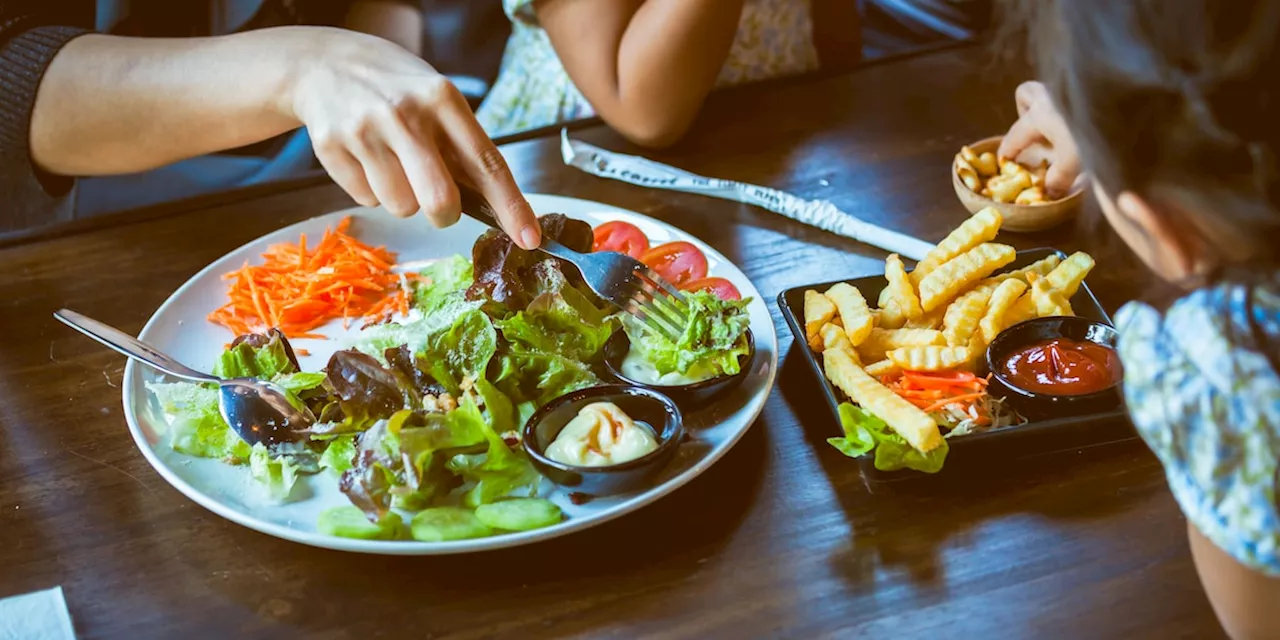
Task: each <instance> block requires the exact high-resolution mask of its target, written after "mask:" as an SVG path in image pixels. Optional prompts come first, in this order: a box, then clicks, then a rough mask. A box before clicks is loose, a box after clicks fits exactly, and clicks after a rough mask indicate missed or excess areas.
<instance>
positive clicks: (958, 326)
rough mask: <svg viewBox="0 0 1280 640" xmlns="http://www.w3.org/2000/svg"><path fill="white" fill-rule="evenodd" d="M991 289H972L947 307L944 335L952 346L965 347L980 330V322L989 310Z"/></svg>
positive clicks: (943, 320) (944, 319) (943, 328)
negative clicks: (988, 302)
mask: <svg viewBox="0 0 1280 640" xmlns="http://www.w3.org/2000/svg"><path fill="white" fill-rule="evenodd" d="M990 297H991V292H990V291H985V292H984V291H978V290H974V291H970V292H969V293H966V294H964V295H962V296H960V297H959V298H956V301H955V302H952V303H951V305H950V306H948V307H947V313H946V316H944V317H943V319H942V335H943V337H944V338H946V340H947V344H948V345H950V346H952V347H963V346H965V345H967V344H969V339H970V338H972V337H973V334H974V332H975V331H977V330H978V323H979V322H980V321H981V320H982V315H983V313H985V312H986V310H987V300H988V299H989V298H990Z"/></svg>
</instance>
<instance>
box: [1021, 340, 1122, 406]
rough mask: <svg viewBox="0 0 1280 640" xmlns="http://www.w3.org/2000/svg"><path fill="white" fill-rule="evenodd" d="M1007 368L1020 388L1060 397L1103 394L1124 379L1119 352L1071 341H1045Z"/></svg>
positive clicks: (1024, 351) (1029, 348)
mask: <svg viewBox="0 0 1280 640" xmlns="http://www.w3.org/2000/svg"><path fill="white" fill-rule="evenodd" d="M1003 369H1004V371H1003V373H1004V376H1005V377H1006V378H1008V380H1009V381H1010V382H1012V383H1013V384H1014V385H1015V386H1017V387H1018V388H1021V389H1026V390H1027V391H1034V392H1036V393H1045V394H1050V395H1056V396H1079V395H1084V394H1087V393H1094V392H1095V391H1102V390H1103V389H1106V388H1108V387H1110V386H1112V385H1114V384H1116V383H1117V382H1119V381H1120V379H1121V377H1123V376H1124V369H1123V368H1121V366H1120V355H1119V354H1117V353H1116V350H1115V349H1112V348H1110V347H1106V346H1103V345H1100V344H1097V343H1095V342H1078V341H1076V340H1072V339H1071V338H1054V339H1052V340H1045V341H1044V342H1038V343H1036V344H1033V345H1031V346H1029V347H1026V348H1024V349H1022V350H1020V351H1016V352H1014V353H1013V355H1011V356H1009V358H1008V359H1007V360H1005V361H1004V367H1003Z"/></svg>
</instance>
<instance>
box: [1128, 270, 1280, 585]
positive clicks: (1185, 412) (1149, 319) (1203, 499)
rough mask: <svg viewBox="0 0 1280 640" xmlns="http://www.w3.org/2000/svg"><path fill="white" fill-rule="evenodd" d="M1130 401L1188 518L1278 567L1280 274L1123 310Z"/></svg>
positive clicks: (1232, 551)
mask: <svg viewBox="0 0 1280 640" xmlns="http://www.w3.org/2000/svg"><path fill="white" fill-rule="evenodd" d="M1116 319H1117V322H1116V324H1117V327H1118V328H1119V329H1120V336H1121V337H1120V357H1121V360H1122V361H1123V362H1124V365H1125V399H1126V401H1127V402H1128V405H1129V412H1130V415H1131V416H1132V418H1133V422H1134V425H1135V426H1136V427H1137V428H1138V432H1139V433H1140V434H1141V435H1142V437H1143V439H1145V440H1146V441H1147V444H1148V445H1149V446H1150V447H1151V449H1152V451H1154V452H1155V454H1156V455H1157V456H1158V457H1159V458H1160V461H1161V462H1162V463H1163V464H1164V469H1165V474H1166V476H1167V477H1168V480H1169V488H1170V489H1171V490H1172V492H1173V496H1174V498H1175V499H1177V501H1178V504H1179V505H1180V506H1181V507H1182V511H1183V512H1184V513H1185V514H1186V516H1187V519H1188V520H1189V521H1190V522H1191V523H1192V524H1194V525H1195V526H1196V528H1198V529H1199V530H1200V531H1201V532H1202V533H1203V534H1204V535H1205V537H1207V538H1208V539H1209V540H1210V541H1212V542H1213V543H1214V544H1215V545H1217V546H1218V547H1219V548H1220V549H1222V550H1223V551H1225V552H1226V553H1228V554H1229V555H1231V557H1233V558H1235V559H1236V560H1237V561H1238V562H1240V563H1241V564H1243V565H1245V566H1248V567H1250V568H1252V569H1254V570H1257V571H1260V572H1262V573H1265V574H1268V575H1273V576H1280V513H1277V509H1278V506H1277V504H1276V484H1277V482H1278V481H1280V476H1278V475H1277V474H1278V473H1280V465H1278V464H1277V458H1278V457H1280V376H1278V375H1277V372H1276V370H1275V368H1274V366H1273V363H1272V362H1271V361H1270V360H1269V359H1268V357H1267V355H1266V354H1267V353H1271V354H1277V353H1280V282H1277V283H1272V284H1269V285H1263V286H1256V287H1254V288H1252V289H1250V288H1248V287H1245V286H1243V285H1219V286H1216V287H1212V288H1208V289H1202V290H1199V291H1196V292H1194V293H1192V294H1191V295H1189V296H1187V297H1185V298H1183V299H1181V300H1179V301H1178V302H1177V303H1175V304H1174V305H1173V306H1172V307H1170V309H1169V310H1168V312H1166V313H1165V314H1164V315H1163V316H1161V314H1160V313H1158V312H1157V311H1156V310H1155V309H1152V308H1151V307H1149V306H1146V305H1143V304H1139V303H1130V304H1129V305H1127V306H1125V308H1123V309H1121V310H1120V313H1119V314H1118V315H1117V316H1116Z"/></svg>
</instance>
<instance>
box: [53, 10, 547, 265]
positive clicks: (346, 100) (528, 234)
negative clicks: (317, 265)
mask: <svg viewBox="0 0 1280 640" xmlns="http://www.w3.org/2000/svg"><path fill="white" fill-rule="evenodd" d="M299 125H305V126H306V127H307V128H308V130H309V133H310V134H311V138H312V142H313V145H314V146H315V150H316V156H317V158H318V159H319V160H320V162H321V164H322V165H324V167H325V169H326V170H328V172H329V174H330V175H331V176H332V177H333V179H334V181H336V182H337V183H338V184H339V185H340V186H342V187H343V189H345V190H346V191H347V193H349V194H350V195H351V196H352V197H353V198H354V199H355V200H356V201H357V202H359V203H361V204H364V205H366V206H373V205H377V204H381V205H382V206H384V207H386V208H387V209H388V210H389V211H391V212H392V213H393V214H396V215H399V216H409V215H413V213H414V212H416V211H418V210H419V209H422V210H423V211H424V212H425V213H426V214H427V215H428V217H430V218H431V220H432V221H433V222H435V223H436V224H438V225H447V224H452V223H453V222H455V221H456V220H457V219H458V216H459V215H460V208H459V207H460V205H459V200H458V191H457V187H456V185H455V183H454V180H455V179H461V180H465V181H468V182H471V183H473V184H475V185H476V186H477V187H478V188H479V189H480V190H481V192H482V193H484V195H485V196H486V197H487V198H488V199H489V200H490V202H491V203H492V204H493V205H494V208H495V209H497V211H498V212H499V214H500V217H501V219H502V222H503V224H504V228H505V229H506V230H507V231H508V233H510V234H512V236H513V237H514V238H516V241H517V242H518V243H519V244H520V245H521V246H525V247H531V246H536V245H537V243H538V242H539V240H540V235H539V230H538V225H537V221H536V220H535V219H534V216H533V212H532V210H531V209H530V208H529V205H528V203H527V202H526V201H525V200H524V198H523V197H522V196H521V195H520V191H519V189H518V188H517V187H516V184H515V181H514V180H513V179H512V177H511V172H510V171H509V169H508V168H507V165H506V162H505V161H504V160H503V158H502V154H501V153H499V152H498V150H497V148H496V147H495V146H494V145H493V142H492V141H490V140H489V138H488V136H486V135H485V133H484V131H483V129H481V128H480V125H479V123H477V122H476V120H475V117H474V116H473V115H472V113H471V110H470V107H469V106H468V105H467V102H466V100H465V99H464V98H463V97H462V95H461V94H460V93H459V92H458V91H457V89H456V88H454V87H453V85H451V84H449V82H448V81H447V80H446V79H444V77H443V76H441V75H440V74H439V73H437V72H436V71H435V70H434V69H432V68H431V66H430V65H428V64H427V63H425V62H423V61H422V60H421V59H420V58H417V57H415V56H413V55H410V54H409V53H408V52H406V51H405V50H404V49H402V48H400V47H398V46H396V45H394V44H392V43H390V42H387V41H385V40H382V39H381V38H375V37H372V36H367V35H364V34H356V33H353V32H348V31H341V30H337V29H325V28H319V27H285V28H278V29H264V30H261V31H254V32H249V33H243V34H237V35H232V36H221V37H215V38H192V39H153V38H145V39H143V38H120V37H113V36H104V35H86V36H83V37H80V38H77V39H75V40H73V41H71V42H70V43H69V44H68V45H67V46H65V47H63V49H62V51H61V52H59V53H58V55H57V56H56V57H55V58H54V59H53V62H52V64H50V66H49V68H48V70H47V71H46V72H45V76H44V80H43V81H42V82H41V83H40V88H39V91H38V93H37V96H36V101H35V106H34V110H33V113H32V116H31V141H30V144H31V157H32V158H33V160H34V161H35V163H36V164H37V165H38V166H39V167H41V168H42V169H44V170H46V171H49V172H51V173H55V174H62V175H101V174H113V173H126V172H133V171H141V170H145V169H150V168H153V167H158V166H161V165H164V164H167V163H170V162H174V161H176V160H180V159H183V158H189V157H193V156H197V155H201V154H205V153H210V152H213V151H217V150H221V149H227V148H234V147H237V146H241V145H245V144H249V143H252V142H256V141H259V140H264V139H266V138H269V137H271V136H274V135H277V134H279V133H282V132H284V131H288V130H290V129H293V128H296V127H297V126H299Z"/></svg>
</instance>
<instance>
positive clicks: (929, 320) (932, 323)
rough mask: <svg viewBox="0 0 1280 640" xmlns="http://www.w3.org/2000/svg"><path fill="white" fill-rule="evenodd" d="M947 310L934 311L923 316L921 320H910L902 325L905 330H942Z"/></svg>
mask: <svg viewBox="0 0 1280 640" xmlns="http://www.w3.org/2000/svg"><path fill="white" fill-rule="evenodd" d="M946 311H947V310H946V309H941V308H939V309H934V310H933V311H930V312H929V313H926V314H922V315H921V316H920V317H919V318H914V319H911V320H908V321H907V323H906V324H904V325H902V327H903V328H904V329H941V328H942V319H943V317H944V314H945V313H946Z"/></svg>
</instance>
